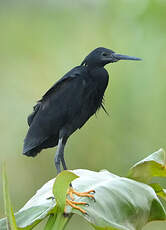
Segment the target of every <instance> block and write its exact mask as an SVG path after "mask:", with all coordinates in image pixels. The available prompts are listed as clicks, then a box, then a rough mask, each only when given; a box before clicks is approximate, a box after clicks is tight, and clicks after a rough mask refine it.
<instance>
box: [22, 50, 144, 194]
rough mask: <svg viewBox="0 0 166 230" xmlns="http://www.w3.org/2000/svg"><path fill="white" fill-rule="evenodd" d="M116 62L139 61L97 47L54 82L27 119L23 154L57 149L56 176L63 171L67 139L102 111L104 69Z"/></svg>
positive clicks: (106, 82)
mask: <svg viewBox="0 0 166 230" xmlns="http://www.w3.org/2000/svg"><path fill="white" fill-rule="evenodd" d="M119 60H134V61H139V60H141V59H140V58H137V57H133V56H127V55H122V54H118V53H116V52H114V51H113V50H111V49H107V48H104V47H99V48H96V49H94V50H93V51H91V52H90V53H89V54H88V55H87V56H86V57H85V58H84V60H83V61H82V63H81V64H80V65H78V66H76V67H74V68H73V69H71V70H70V71H69V72H67V73H66V74H65V75H64V76H63V77H62V78H61V79H60V80H58V81H57V82H56V83H55V84H54V85H53V86H52V87H51V88H50V89H49V90H48V91H47V92H46V93H45V94H44V95H43V96H42V98H41V99H40V100H39V101H38V102H37V104H36V105H35V106H34V107H33V112H32V113H31V114H30V115H29V116H28V119H27V122H28V125H29V129H28V132H27V135H26V137H25V139H24V146H23V154H24V155H26V156H28V157H35V156H36V155H37V154H38V153H40V152H41V151H42V150H43V149H47V148H52V147H55V146H57V149H56V154H55V158H54V162H55V166H56V170H57V174H59V173H60V172H61V164H62V167H63V169H64V170H67V166H66V162H65V159H64V149H65V145H66V143H67V140H68V138H69V137H70V136H71V135H72V134H73V133H74V132H75V131H76V130H78V129H81V128H82V127H83V126H84V124H85V123H86V122H87V121H88V120H89V118H90V117H91V116H92V115H94V114H95V113H96V112H97V111H98V110H99V109H100V108H103V109H104V110H105V107H104V93H105V90H106V88H107V86H108V80H109V74H108V72H107V70H106V69H105V68H104V67H105V65H107V64H109V63H114V62H118V61H119ZM87 194H88V193H87ZM89 195H90V194H89ZM91 196H92V195H91ZM89 197H90V196H89Z"/></svg>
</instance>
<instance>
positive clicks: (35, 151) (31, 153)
mask: <svg viewBox="0 0 166 230" xmlns="http://www.w3.org/2000/svg"><path fill="white" fill-rule="evenodd" d="M41 150H42V149H41V148H33V149H30V150H29V151H27V152H24V151H23V153H22V154H23V155H26V156H28V157H35V156H36V155H37V154H38V153H40V152H41Z"/></svg>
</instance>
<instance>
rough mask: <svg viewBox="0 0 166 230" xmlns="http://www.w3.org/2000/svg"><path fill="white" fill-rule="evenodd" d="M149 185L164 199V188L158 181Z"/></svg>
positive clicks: (165, 197) (165, 198)
mask: <svg viewBox="0 0 166 230" xmlns="http://www.w3.org/2000/svg"><path fill="white" fill-rule="evenodd" d="M150 186H151V187H152V188H153V189H154V191H155V193H156V194H157V195H158V196H159V197H161V198H162V199H164V200H165V201H166V189H163V188H162V186H161V185H160V184H158V183H153V184H150Z"/></svg>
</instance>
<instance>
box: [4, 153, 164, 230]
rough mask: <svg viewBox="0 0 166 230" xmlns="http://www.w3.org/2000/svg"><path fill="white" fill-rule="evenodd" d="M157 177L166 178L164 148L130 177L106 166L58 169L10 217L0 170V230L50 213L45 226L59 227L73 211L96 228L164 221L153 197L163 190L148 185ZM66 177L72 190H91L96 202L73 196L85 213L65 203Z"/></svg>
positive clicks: (128, 228)
mask: <svg viewBox="0 0 166 230" xmlns="http://www.w3.org/2000/svg"><path fill="white" fill-rule="evenodd" d="M156 176H157V177H160V176H161V177H166V175H165V152H164V151H163V150H162V149H160V150H158V151H157V152H155V153H153V154H151V155H150V156H149V157H147V158H145V159H144V160H142V161H140V162H138V163H137V164H135V165H134V166H133V167H132V168H131V169H130V170H129V177H130V178H125V177H119V176H117V175H114V174H112V173H110V172H108V171H106V170H102V171H100V172H94V171H89V170H83V169H78V170H73V171H63V172H62V173H61V174H59V175H58V176H57V178H56V179H52V180H50V181H48V182H47V183H46V184H45V185H43V186H42V188H41V189H39V190H38V191H37V193H36V194H35V195H34V196H33V197H32V198H31V199H30V200H29V201H28V202H27V203H26V204H25V205H24V207H23V208H22V209H20V210H19V211H18V212H17V213H15V218H14V216H13V214H12V209H11V203H10V199H9V194H8V189H7V178H6V173H5V170H4V171H3V181H4V200H5V204H6V205H5V206H6V210H7V212H6V216H7V219H6V218H4V219H1V220H0V229H1V230H6V229H7V225H6V220H8V223H9V225H10V226H11V230H16V229H17V226H18V228H19V229H32V228H33V227H34V226H35V225H36V224H38V223H39V222H40V221H42V220H43V219H44V218H46V217H47V216H49V219H48V221H47V224H46V226H45V230H50V229H52V230H53V229H58V230H61V229H64V228H65V226H66V224H67V223H68V221H69V219H70V218H71V217H72V215H73V214H78V215H81V216H82V217H83V218H85V219H86V220H87V221H88V222H89V223H90V224H91V225H92V226H93V227H94V228H95V229H98V230H113V229H114V230H115V229H117V230H118V229H119V230H134V229H135V230H140V229H142V227H143V226H144V225H145V224H146V223H148V222H150V221H153V220H166V211H165V209H164V207H163V205H162V203H161V202H160V200H159V198H158V197H157V195H158V196H160V197H162V198H164V199H165V197H166V195H165V190H164V189H163V188H162V186H161V185H160V184H157V183H155V184H152V183H151V181H150V180H151V179H152V178H153V177H156ZM71 181H72V186H73V188H74V189H75V190H76V191H80V192H84V191H88V190H91V189H94V190H95V192H96V193H95V200H96V201H95V202H94V200H93V199H89V198H87V197H78V196H75V201H77V202H82V201H83V202H87V203H88V206H83V208H84V209H85V210H86V212H87V214H86V215H85V214H82V213H81V212H80V211H78V210H76V209H73V208H72V207H70V206H66V207H65V202H66V194H67V188H68V186H69V183H70V182H71ZM54 196H55V198H54ZM64 208H65V215H64ZM15 219H16V223H17V226H16V224H15Z"/></svg>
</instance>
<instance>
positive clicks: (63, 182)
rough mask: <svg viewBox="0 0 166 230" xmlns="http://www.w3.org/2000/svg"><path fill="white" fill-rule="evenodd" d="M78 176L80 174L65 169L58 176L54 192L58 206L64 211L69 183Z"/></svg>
mask: <svg viewBox="0 0 166 230" xmlns="http://www.w3.org/2000/svg"><path fill="white" fill-rule="evenodd" d="M76 178H78V176H77V175H76V174H74V173H72V172H70V171H66V170H65V171H63V172H61V173H60V174H58V176H57V177H56V180H55V183H54V186H53V194H54V196H55V199H56V202H57V206H58V208H60V209H61V211H62V212H64V209H65V206H66V194H67V190H68V188H69V184H70V183H71V181H73V180H74V179H76Z"/></svg>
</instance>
